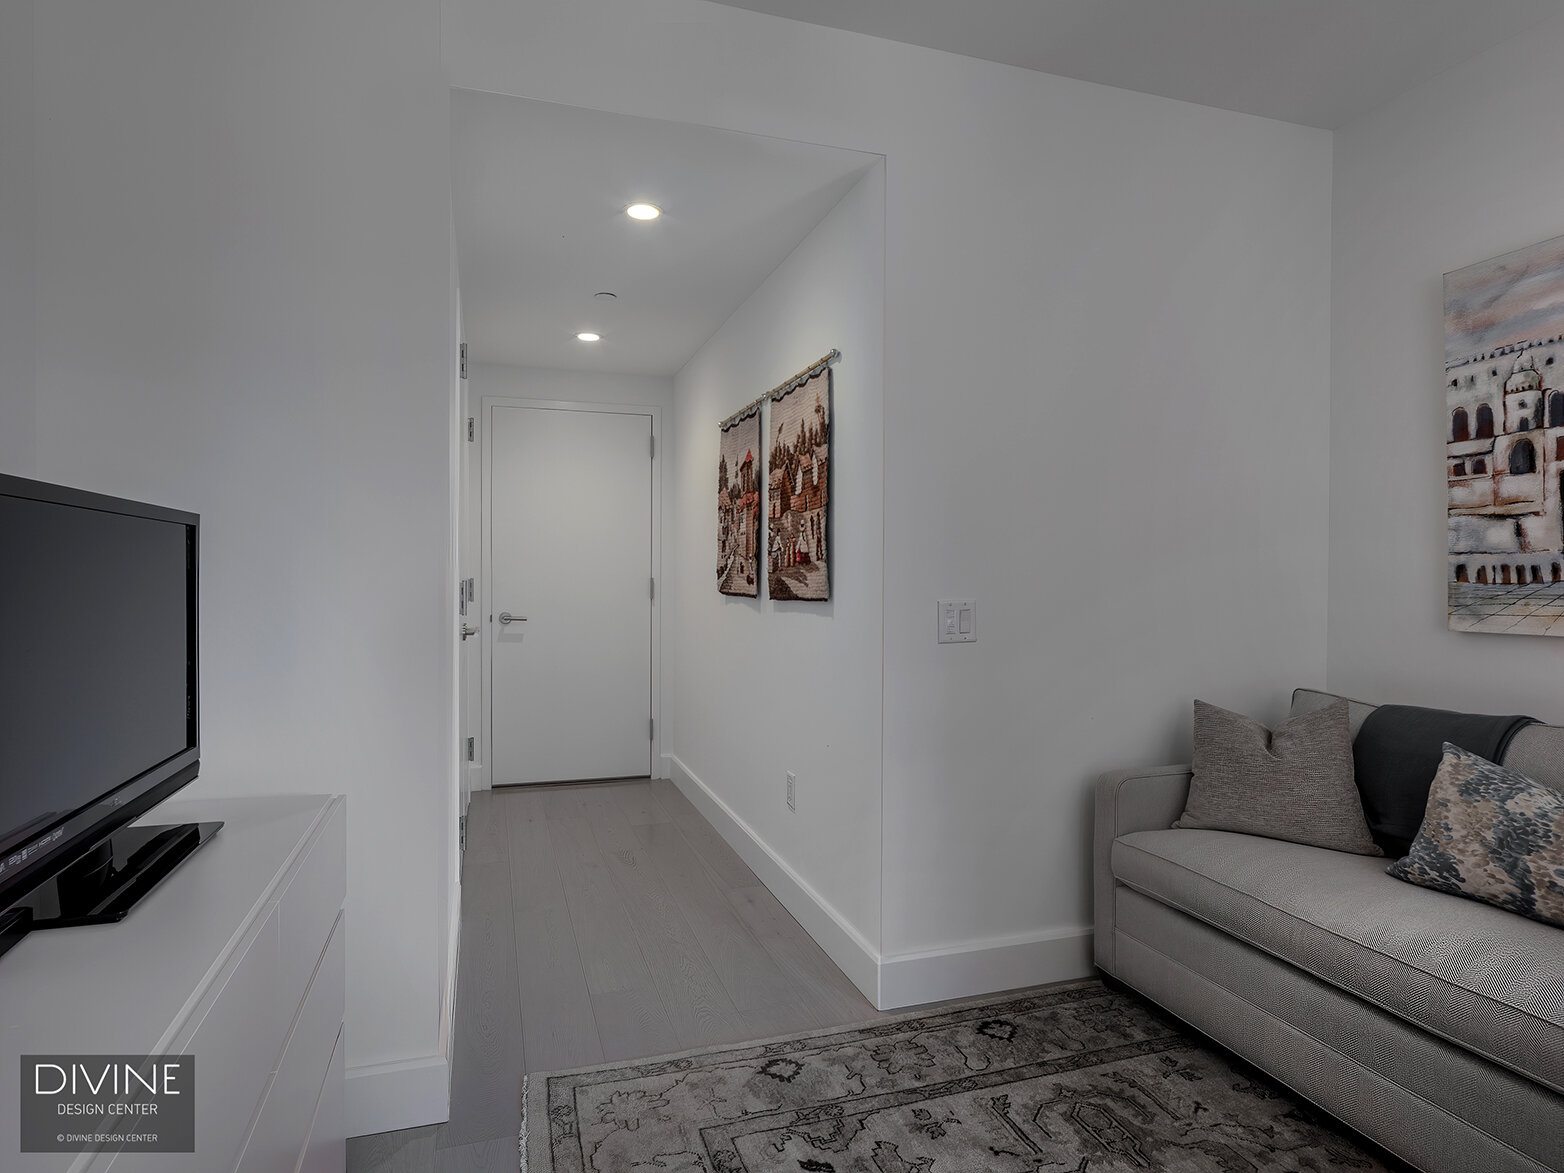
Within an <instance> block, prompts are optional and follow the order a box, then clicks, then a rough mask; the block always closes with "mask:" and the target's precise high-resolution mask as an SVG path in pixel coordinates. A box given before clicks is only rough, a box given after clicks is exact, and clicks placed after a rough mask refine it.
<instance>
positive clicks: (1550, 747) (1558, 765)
mask: <svg viewBox="0 0 1564 1173" xmlns="http://www.w3.org/2000/svg"><path fill="white" fill-rule="evenodd" d="M1341 700H1345V701H1346V702H1347V720H1348V725H1349V727H1350V728H1351V730H1352V736H1353V739H1354V741H1355V740H1356V739H1357V736H1358V733H1359V731H1360V730H1361V729H1362V728H1363V723H1364V722H1365V721H1366V720H1368V716H1369V714H1370V713H1372V712H1374V710H1375V709H1376V708H1378V706H1377V705H1372V704H1369V703H1368V702H1367V701H1360V700H1356V699H1354V698H1352V697H1340V696H1337V695H1336V694H1335V693H1329V692H1321V691H1319V690H1317V689H1312V688H1300V689H1297V690H1295V691H1294V692H1293V694H1292V714H1291V715H1293V716H1297V715H1299V714H1301V713H1312V712H1315V711H1317V710H1319V709H1323V708H1325V707H1326V706H1328V705H1331V704H1334V703H1335V702H1337V701H1341ZM1502 758H1503V760H1502V761H1500V762H1499V763H1498V764H1499V765H1502V766H1505V767H1506V768H1508V769H1511V770H1518V771H1520V772H1521V773H1523V774H1526V775H1527V776H1529V777H1531V778H1534V779H1536V780H1537V781H1538V782H1541V783H1543V784H1544V785H1545V786H1550V787H1553V788H1555V789H1558V790H1564V725H1528V726H1526V727H1525V728H1524V729H1521V730H1520V731H1519V732H1517V733H1516V734H1515V735H1514V737H1513V738H1511V740H1510V743H1509V747H1508V748H1507V749H1506V750H1505V752H1504V754H1503V755H1502ZM1357 781H1358V789H1359V790H1360V791H1363V792H1364V793H1365V795H1367V794H1369V793H1370V792H1371V791H1372V790H1373V789H1374V788H1375V787H1377V786H1382V785H1384V784H1385V780H1384V779H1379V778H1364V777H1362V776H1361V775H1360V776H1359V777H1358V780H1357ZM1432 781H1433V775H1432V774H1430V775H1429V777H1428V778H1427V779H1426V780H1425V782H1424V784H1423V788H1422V790H1421V791H1420V793H1419V796H1418V803H1417V805H1418V806H1419V807H1421V806H1422V805H1423V804H1424V803H1426V801H1427V784H1428V783H1432ZM1368 805H1369V802H1368V800H1367V798H1366V799H1365V806H1368ZM1371 821H1372V820H1371ZM1409 838H1410V834H1408V835H1407V836H1406V837H1405V838H1401V837H1394V836H1392V837H1387V836H1386V835H1384V834H1381V833H1379V832H1376V833H1375V839H1376V840H1377V841H1378V842H1379V843H1380V845H1381V846H1382V847H1384V848H1385V849H1386V850H1387V852H1388V854H1390V855H1392V856H1399V855H1402V854H1404V853H1405V851H1406V849H1407V845H1408V844H1407V840H1408V839H1409Z"/></svg>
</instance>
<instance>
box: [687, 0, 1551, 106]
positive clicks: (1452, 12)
mask: <svg viewBox="0 0 1564 1173" xmlns="http://www.w3.org/2000/svg"><path fill="white" fill-rule="evenodd" d="M718 2H719V3H726V4H729V5H730V6H732V7H734V8H747V9H750V10H752V11H755V12H769V13H771V14H772V15H774V16H785V17H791V18H793V19H795V20H802V21H808V22H810V23H812V24H822V25H827V26H829V27H832V28H840V29H850V30H852V31H854V32H860V33H868V34H869V35H871V36H876V37H883V38H885V39H887V40H892V41H904V42H906V43H908V44H912V45H925V46H927V47H929V48H931V49H944V50H947V51H949V52H952V53H963V54H966V55H967V56H969V57H981V58H985V59H986V60H989V61H1000V62H1004V63H1005V64H1008V65H1019V66H1022V67H1024V68H1026V69H1038V70H1042V71H1043V72H1045V73H1057V74H1062V75H1063V76H1065V77H1075V78H1081V79H1083V80H1085V81H1095V82H1101V83H1102V84H1104V85H1110V86H1118V87H1120V88H1122V89H1127V90H1139V91H1141V92H1142V93H1148V94H1161V95H1163V96H1164V97H1169V98H1179V99H1182V100H1183V101H1186V102H1198V103H1200V104H1201V105H1205V106H1218V107H1221V108H1223V109H1226V110H1241V111H1244V112H1245V113H1249V114H1260V115H1263V116H1265V117H1267V118H1279V119H1282V120H1284V121H1286V122H1298V123H1302V124H1303V125H1305V126H1321V127H1326V128H1329V129H1334V128H1336V127H1338V126H1341V125H1343V124H1345V123H1347V122H1350V121H1352V120H1353V119H1354V118H1356V117H1358V116H1359V115H1361V114H1365V113H1367V112H1368V111H1370V110H1373V109H1374V108H1376V107H1377V106H1380V105H1382V104H1383V103H1385V102H1386V101H1388V100H1389V99H1391V98H1393V97H1394V96H1395V95H1396V94H1398V93H1400V92H1401V91H1403V90H1405V89H1408V88H1409V87H1411V86H1413V85H1415V84H1416V83H1418V82H1420V81H1423V80H1425V79H1427V78H1430V77H1434V76H1435V75H1437V74H1439V73H1441V72H1443V71H1444V70H1446V69H1449V68H1450V67H1451V66H1452V65H1455V64H1457V63H1458V62H1461V61H1464V60H1465V59H1466V58H1468V57H1471V56H1473V55H1475V54H1477V53H1480V52H1481V51H1482V50H1484V49H1487V48H1489V47H1490V46H1493V45H1497V44H1499V43H1500V42H1502V41H1505V40H1508V39H1509V38H1511V37H1514V36H1517V35H1519V34H1521V33H1524V32H1525V31H1527V30H1528V29H1529V28H1531V27H1532V26H1533V25H1535V24H1537V23H1539V22H1540V21H1541V20H1543V19H1544V18H1545V17H1548V16H1551V15H1554V14H1556V13H1558V12H1559V11H1560V5H1559V0H1481V2H1475V0H718Z"/></svg>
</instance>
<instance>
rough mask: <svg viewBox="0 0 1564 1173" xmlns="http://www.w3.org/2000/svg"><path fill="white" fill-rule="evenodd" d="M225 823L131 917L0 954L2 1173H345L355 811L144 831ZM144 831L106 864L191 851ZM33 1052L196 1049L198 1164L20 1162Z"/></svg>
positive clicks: (253, 814) (314, 806)
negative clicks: (346, 915) (350, 852)
mask: <svg viewBox="0 0 1564 1173" xmlns="http://www.w3.org/2000/svg"><path fill="white" fill-rule="evenodd" d="M216 820H222V822H223V830H222V834H220V835H217V836H216V837H214V838H212V839H211V840H210V841H209V842H208V843H207V844H206V845H205V846H204V847H202V848H201V849H200V850H199V851H196V852H194V853H193V854H191V855H190V856H188V857H187V858H186V859H185V861H184V863H183V864H182V865H181V866H179V867H177V868H174V869H173V871H172V872H171V873H170V874H169V875H168V877H167V878H166V879H165V880H163V882H161V883H159V884H158V885H157V886H156V888H154V889H153V890H151V891H150V892H148V893H147V894H146V897H145V899H143V900H142V901H141V903H140V904H139V905H137V906H136V909H135V911H134V912H133V913H132V914H131V915H130V916H129V917H126V918H125V919H124V920H123V921H121V922H120V923H118V924H96V925H83V926H80V927H77V928H64V927H62V928H61V929H60V930H59V931H57V932H48V933H31V934H29V935H28V936H26V937H24V938H23V939H22V940H21V941H20V942H19V943H18V944H17V945H16V947H15V948H14V949H12V950H11V951H10V952H9V953H7V954H6V955H5V956H4V957H3V958H0V1171H3V1173H110V1171H109V1167H110V1166H111V1165H112V1171H111V1173H342V1171H343V1169H344V1167H345V1166H346V1162H347V1143H346V1136H347V1127H346V1115H345V1100H344V1095H345V1091H346V1084H345V1082H344V1079H343V1067H344V1064H345V1062H346V1058H345V1054H344V1051H343V1039H342V1021H343V1017H344V1010H345V999H346V993H347V982H346V977H345V971H344V968H343V967H344V963H345V957H344V953H343V948H344V944H345V926H344V922H343V908H342V906H343V902H344V898H345V896H346V894H347V809H346V804H345V801H344V800H343V799H342V798H340V797H328V796H322V795H295V796H286V795H275V796H266V797H255V798H195V799H190V798H179V799H174V800H171V801H169V802H167V803H165V804H162V805H160V806H158V807H156V808H154V809H153V810H151V811H149V812H148V813H147V815H146V817H145V819H144V821H145V822H146V823H149V824H165V823H197V824H199V823H201V822H204V821H216ZM142 830H144V831H145V832H146V833H147V834H146V836H145V838H144V841H143V842H142V843H141V844H139V845H138V846H132V845H131V843H132V841H130V840H126V841H123V843H122V844H120V845H119V846H117V847H116V849H115V855H114V857H112V862H111V863H110V864H109V865H108V867H109V868H111V869H116V870H123V868H124V867H125V866H126V865H128V864H129V863H130V859H131V856H133V855H135V853H136V852H137V851H138V850H139V851H142V852H144V853H145V856H144V857H143V860H145V859H146V858H147V857H151V856H154V855H156V856H159V857H162V855H163V854H164V853H165V852H167V853H169V854H177V852H178V851H179V850H183V849H186V848H188V847H189V846H190V843H189V841H188V840H189V833H188V832H175V833H174V834H173V835H169V834H168V832H167V831H166V829H165V828H163V827H152V826H149V827H144V828H142ZM138 862H142V861H138ZM93 871H98V872H99V873H103V872H104V865H103V861H102V859H101V858H100V859H99V860H97V861H95V863H93V864H88V865H87V866H86V867H85V868H84V869H83V872H84V876H85V874H86V873H90V872H93ZM109 886H110V887H111V888H112V887H113V884H112V883H111V884H110V885H109ZM3 931H4V926H3V925H0V932H3ZM23 1055H111V1056H112V1055H194V1056H195V1098H196V1113H195V1127H196V1136H195V1152H193V1153H142V1152H132V1151H129V1150H126V1151H123V1152H115V1151H113V1150H111V1149H101V1150H98V1151H96V1152H73V1153H24V1152H21V1151H20V1143H21V1116H20V1106H21V1082H20V1081H21V1078H22V1071H23V1066H24V1065H23V1060H22V1056H23Z"/></svg>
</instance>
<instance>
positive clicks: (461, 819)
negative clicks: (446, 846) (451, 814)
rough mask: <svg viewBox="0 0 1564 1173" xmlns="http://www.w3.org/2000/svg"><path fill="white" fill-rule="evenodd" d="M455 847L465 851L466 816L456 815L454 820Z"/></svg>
mask: <svg viewBox="0 0 1564 1173" xmlns="http://www.w3.org/2000/svg"><path fill="white" fill-rule="evenodd" d="M456 846H457V848H458V849H459V850H461V851H466V850H467V816H466V815H458V816H457V818H456Z"/></svg>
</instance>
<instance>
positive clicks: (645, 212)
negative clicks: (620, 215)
mask: <svg viewBox="0 0 1564 1173" xmlns="http://www.w3.org/2000/svg"><path fill="white" fill-rule="evenodd" d="M662 214H663V210H662V209H661V208H659V207H658V206H657V205H656V204H631V205H630V206H629V207H628V208H626V209H625V215H626V216H629V217H630V219H632V220H655V219H657V217H659V216H661V215H662Z"/></svg>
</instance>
